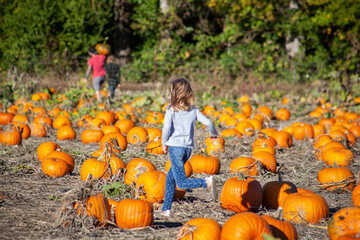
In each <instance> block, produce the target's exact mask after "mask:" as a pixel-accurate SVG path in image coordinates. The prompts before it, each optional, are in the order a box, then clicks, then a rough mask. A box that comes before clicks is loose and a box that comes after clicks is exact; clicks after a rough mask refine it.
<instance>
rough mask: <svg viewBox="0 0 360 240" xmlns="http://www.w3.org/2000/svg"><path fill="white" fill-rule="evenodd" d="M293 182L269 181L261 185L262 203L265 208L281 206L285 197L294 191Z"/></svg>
mask: <svg viewBox="0 0 360 240" xmlns="http://www.w3.org/2000/svg"><path fill="white" fill-rule="evenodd" d="M296 192H297V188H296V186H295V184H293V183H292V182H288V181H282V180H281V178H280V179H279V181H271V182H267V183H265V185H264V186H263V201H262V205H263V206H264V207H266V208H267V209H278V208H279V207H282V206H283V203H284V201H285V199H286V198H287V197H288V196H289V194H292V193H296Z"/></svg>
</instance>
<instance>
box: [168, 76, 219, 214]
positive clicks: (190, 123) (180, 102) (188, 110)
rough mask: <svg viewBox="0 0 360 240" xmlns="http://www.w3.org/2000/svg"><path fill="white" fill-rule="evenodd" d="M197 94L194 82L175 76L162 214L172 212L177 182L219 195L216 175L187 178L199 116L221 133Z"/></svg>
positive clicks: (180, 184) (169, 121)
mask: <svg viewBox="0 0 360 240" xmlns="http://www.w3.org/2000/svg"><path fill="white" fill-rule="evenodd" d="M194 104H195V99H194V94H193V91H192V89H191V86H190V83H189V82H188V81H187V80H186V79H184V78H180V79H175V80H173V81H171V85H170V105H169V106H168V107H167V109H166V113H165V119H164V126H163V129H162V137H161V143H162V146H163V150H164V152H165V153H167V152H169V155H170V162H171V168H170V170H169V172H168V173H167V175H166V184H165V188H166V190H165V199H164V204H163V207H162V211H163V212H162V214H163V215H164V216H170V209H171V204H172V202H173V198H174V193H175V183H176V185H177V187H178V188H180V189H190V188H199V187H203V188H208V189H209V190H210V191H211V192H212V194H213V197H214V199H215V200H216V199H217V195H218V192H217V189H216V182H215V178H214V177H213V176H210V177H207V178H205V179H200V178H193V179H190V178H187V177H186V175H185V169H184V164H185V162H186V161H187V160H188V159H189V157H190V154H191V150H192V148H193V147H194V140H193V138H194V129H195V123H196V120H198V121H200V122H201V123H202V124H204V125H205V126H206V127H207V129H208V130H209V132H210V137H212V138H216V137H217V135H218V133H217V132H216V129H215V127H214V125H213V124H212V122H211V121H210V120H209V119H208V118H206V117H205V116H204V115H203V114H202V113H201V112H200V111H199V110H198V109H197V108H196V107H195V106H194Z"/></svg>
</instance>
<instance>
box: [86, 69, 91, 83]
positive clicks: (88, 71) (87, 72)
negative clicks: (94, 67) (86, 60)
mask: <svg viewBox="0 0 360 240" xmlns="http://www.w3.org/2000/svg"><path fill="white" fill-rule="evenodd" d="M90 72H91V66H88V68H87V69H86V75H85V80H87V79H88V78H89V75H90Z"/></svg>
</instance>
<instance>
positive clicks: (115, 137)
mask: <svg viewBox="0 0 360 240" xmlns="http://www.w3.org/2000/svg"><path fill="white" fill-rule="evenodd" d="M106 143H107V144H109V145H110V146H111V147H112V151H114V152H118V153H119V152H120V151H125V150H126V148H127V142H126V137H125V136H124V135H122V134H121V133H119V132H112V133H107V134H105V135H104V136H103V137H102V138H101V139H100V142H99V147H100V149H104V148H105V146H106Z"/></svg>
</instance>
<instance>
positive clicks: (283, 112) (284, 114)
mask: <svg viewBox="0 0 360 240" xmlns="http://www.w3.org/2000/svg"><path fill="white" fill-rule="evenodd" d="M290 116H291V114H290V111H289V110H287V109H286V108H280V109H278V110H277V111H276V113H275V118H276V119H277V120H280V121H287V120H289V118H290Z"/></svg>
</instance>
